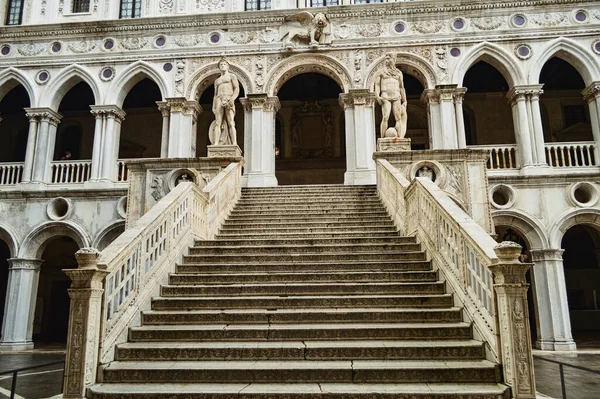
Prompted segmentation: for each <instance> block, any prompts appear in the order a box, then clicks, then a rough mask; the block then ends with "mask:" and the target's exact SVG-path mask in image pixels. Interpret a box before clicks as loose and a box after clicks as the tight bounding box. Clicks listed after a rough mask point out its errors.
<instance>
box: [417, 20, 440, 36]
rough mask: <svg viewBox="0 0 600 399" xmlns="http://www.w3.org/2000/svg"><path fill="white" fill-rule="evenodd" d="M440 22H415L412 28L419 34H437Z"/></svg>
mask: <svg viewBox="0 0 600 399" xmlns="http://www.w3.org/2000/svg"><path fill="white" fill-rule="evenodd" d="M442 26H443V24H442V22H440V21H422V22H415V23H414V24H413V28H414V29H415V30H416V31H417V32H419V33H437V32H439V31H440V30H441V29H442Z"/></svg>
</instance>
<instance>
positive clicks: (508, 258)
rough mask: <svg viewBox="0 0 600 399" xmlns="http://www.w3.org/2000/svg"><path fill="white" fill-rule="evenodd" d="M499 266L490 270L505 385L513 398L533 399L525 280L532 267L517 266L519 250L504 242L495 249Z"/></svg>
mask: <svg viewBox="0 0 600 399" xmlns="http://www.w3.org/2000/svg"><path fill="white" fill-rule="evenodd" d="M494 250H495V252H496V255H497V256H498V263H496V264H494V265H492V266H490V270H491V271H492V273H493V275H494V289H495V291H496V304H497V306H498V311H497V325H498V328H497V329H498V333H499V341H498V345H499V347H500V348H499V353H501V356H502V369H503V372H504V382H505V383H506V384H508V385H510V386H511V388H512V397H513V398H517V399H528V398H532V399H534V398H535V379H534V375H533V357H532V355H531V337H530V332H529V314H528V307H527V289H528V287H529V285H528V284H527V281H526V279H525V274H526V273H527V270H528V269H529V268H530V267H531V263H521V262H519V255H520V254H521V246H520V245H519V244H517V243H514V242H511V241H505V242H503V243H501V244H498V245H497V246H496V247H495V248H494Z"/></svg>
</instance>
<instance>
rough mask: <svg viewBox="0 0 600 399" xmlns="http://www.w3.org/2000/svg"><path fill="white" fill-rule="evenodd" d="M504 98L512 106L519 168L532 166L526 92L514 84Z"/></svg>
mask: <svg viewBox="0 0 600 399" xmlns="http://www.w3.org/2000/svg"><path fill="white" fill-rule="evenodd" d="M506 98H507V99H508V102H509V103H510V105H511V107H512V114H513V124H514V129H515V141H516V142H517V148H518V151H519V154H520V161H521V165H520V166H521V168H526V167H529V166H533V164H534V163H533V146H532V138H531V132H530V129H529V120H528V118H527V98H526V93H525V91H523V90H520V89H519V88H518V86H515V87H513V88H512V89H510V91H509V92H508V93H507V94H506Z"/></svg>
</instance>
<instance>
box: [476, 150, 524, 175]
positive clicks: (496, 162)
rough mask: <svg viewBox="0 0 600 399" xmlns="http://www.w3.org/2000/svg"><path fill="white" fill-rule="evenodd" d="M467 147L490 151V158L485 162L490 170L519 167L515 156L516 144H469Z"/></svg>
mask: <svg viewBox="0 0 600 399" xmlns="http://www.w3.org/2000/svg"><path fill="white" fill-rule="evenodd" d="M469 148H474V149H480V150H487V151H488V152H489V153H490V158H489V159H488V162H487V168H488V169H490V170H497V169H517V168H519V167H520V165H519V160H518V158H517V145H516V144H503V145H493V146H491V145H470V146H469Z"/></svg>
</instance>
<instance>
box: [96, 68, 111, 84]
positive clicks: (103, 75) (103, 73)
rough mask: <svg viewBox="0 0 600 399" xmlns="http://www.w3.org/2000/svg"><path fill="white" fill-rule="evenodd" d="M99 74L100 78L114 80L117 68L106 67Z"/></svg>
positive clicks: (107, 80)
mask: <svg viewBox="0 0 600 399" xmlns="http://www.w3.org/2000/svg"><path fill="white" fill-rule="evenodd" d="M99 76H100V79H101V80H103V81H104V82H109V81H111V80H113V78H114V77H115V68H113V67H104V68H102V70H101V71H100V75H99Z"/></svg>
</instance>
